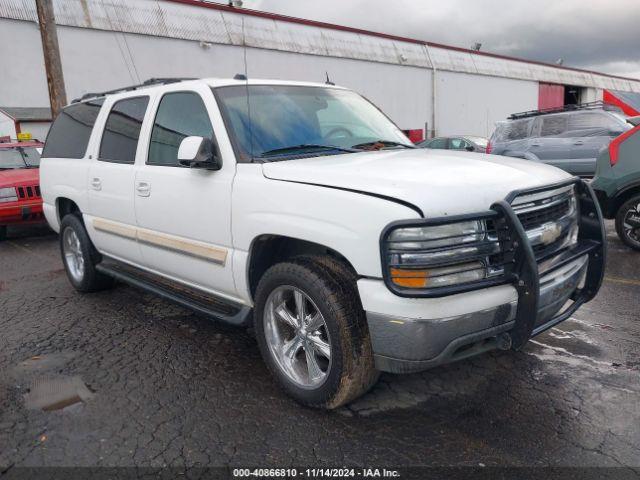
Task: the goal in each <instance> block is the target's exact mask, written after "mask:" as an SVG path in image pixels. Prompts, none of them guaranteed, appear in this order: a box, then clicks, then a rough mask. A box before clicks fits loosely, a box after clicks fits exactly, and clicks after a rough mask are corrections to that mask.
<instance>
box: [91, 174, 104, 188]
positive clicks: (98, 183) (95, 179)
mask: <svg viewBox="0 0 640 480" xmlns="http://www.w3.org/2000/svg"><path fill="white" fill-rule="evenodd" d="M91 186H92V187H93V189H94V190H102V180H100V179H99V178H98V177H93V179H92V180H91Z"/></svg>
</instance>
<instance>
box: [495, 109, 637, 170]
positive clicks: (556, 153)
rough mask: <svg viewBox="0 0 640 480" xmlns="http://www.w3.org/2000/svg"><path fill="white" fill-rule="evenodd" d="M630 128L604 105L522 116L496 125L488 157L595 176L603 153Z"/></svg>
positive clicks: (620, 116) (520, 114) (522, 114)
mask: <svg viewBox="0 0 640 480" xmlns="http://www.w3.org/2000/svg"><path fill="white" fill-rule="evenodd" d="M629 128H630V126H629V124H628V123H627V122H626V117H625V116H624V115H623V114H622V113H621V112H620V111H619V110H617V109H614V107H610V106H608V105H603V104H602V102H593V103H590V104H582V105H569V106H567V107H564V108H561V109H551V110H537V111H531V112H523V113H518V114H513V115H511V116H510V117H509V119H507V120H504V121H500V122H497V124H496V130H495V132H494V133H493V135H492V136H491V139H490V140H489V146H488V148H487V153H493V154H496V155H505V156H508V157H516V158H524V159H527V160H534V161H538V162H543V163H548V164H550V165H553V166H555V167H559V168H561V169H563V170H566V171H567V172H569V173H572V174H574V175H580V176H593V175H594V173H595V170H596V159H597V158H598V155H599V153H600V151H601V150H602V149H604V148H606V147H607V146H608V145H609V142H611V140H612V139H613V138H615V137H617V136H618V135H620V134H621V133H623V132H625V131H626V130H628V129H629Z"/></svg>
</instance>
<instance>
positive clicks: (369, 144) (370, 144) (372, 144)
mask: <svg viewBox="0 0 640 480" xmlns="http://www.w3.org/2000/svg"><path fill="white" fill-rule="evenodd" d="M376 145H383V146H384V147H405V148H417V147H416V146H415V145H407V144H406V143H400V142H394V141H393V140H374V141H372V142H365V143H359V144H357V145H353V146H352V147H351V148H357V149H360V150H367V149H371V147H375V146H376ZM376 150H379V148H377V149H376Z"/></svg>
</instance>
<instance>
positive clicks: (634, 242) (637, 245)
mask: <svg viewBox="0 0 640 480" xmlns="http://www.w3.org/2000/svg"><path fill="white" fill-rule="evenodd" d="M616 232H617V233H618V237H620V240H622V242H623V243H624V244H625V245H627V246H628V247H631V248H633V249H634V250H640V195H636V196H635V197H631V198H630V199H629V200H627V201H626V202H624V203H623V204H622V206H621V207H620V208H619V209H618V212H617V213H616Z"/></svg>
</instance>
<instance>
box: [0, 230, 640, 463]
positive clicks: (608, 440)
mask: <svg viewBox="0 0 640 480" xmlns="http://www.w3.org/2000/svg"><path fill="white" fill-rule="evenodd" d="M611 227H612V226H611V225H608V230H609V236H608V239H609V246H610V248H609V258H608V264H607V273H606V279H605V282H604V285H603V288H602V290H601V292H600V294H599V295H598V297H597V298H596V299H595V300H594V301H592V302H591V303H589V304H587V305H586V306H584V307H583V308H582V309H581V310H579V311H578V312H577V314H575V315H574V317H572V318H571V319H569V320H567V321H566V322H564V323H562V324H561V325H559V326H558V327H557V328H553V329H551V330H550V331H548V332H547V333H545V334H543V335H541V336H539V337H537V338H535V339H533V340H532V341H530V342H529V344H527V346H526V347H525V348H524V349H523V350H522V351H520V352H512V351H509V352H495V353H489V354H485V355H482V356H480V357H476V358H473V359H471V360H466V361H461V362H459V363H455V364H452V365H448V366H444V367H439V368H435V369H433V370H430V371H427V372H424V373H420V374H413V375H406V376H396V375H386V374H385V375H383V376H382V377H381V380H380V382H379V383H378V385H377V386H376V387H375V388H374V389H373V390H372V391H371V392H370V393H369V394H367V395H366V396H364V397H362V398H361V399H359V400H357V401H356V402H355V403H353V404H351V405H350V406H348V407H347V408H342V409H340V410H337V411H334V412H324V411H317V410H312V409H308V408H303V407H301V406H299V405H298V404H296V403H295V402H293V401H292V400H290V399H289V398H288V397H286V396H285V395H284V394H283V393H282V392H281V391H280V390H279V388H278V387H277V386H276V385H275V383H274V382H273V381H272V380H271V378H270V376H269V374H268V372H267V369H266V368H265V366H264V365H263V363H262V360H261V358H260V354H259V352H258V348H257V345H256V342H255V339H254V338H253V336H252V334H251V331H246V330H242V329H235V328H232V327H227V326H224V325H221V324H216V323H213V322H210V321H209V320H207V319H205V318H202V317H199V316H197V315H195V314H193V313H191V312H189V311H187V310H184V309H182V308H180V307H177V306H175V305H172V304H170V303H168V302H166V301H164V300H161V299H159V298H156V297H154V296H153V295H150V294H146V293H143V292H141V291H139V290H136V289H134V288H132V287H128V286H125V285H118V286H117V287H116V288H115V289H113V290H110V291H106V292H100V293H95V294H85V295H83V294H79V293H77V292H75V291H74V290H73V289H72V287H71V285H70V284H69V283H68V281H67V279H66V276H65V273H64V270H63V267H62V263H61V260H60V255H59V251H58V243H57V236H56V235H55V234H52V233H50V232H48V231H46V230H40V231H37V232H34V231H28V232H18V233H16V234H14V235H13V236H12V237H10V238H9V239H8V240H7V241H5V242H2V243H0V472H3V471H4V472H8V473H10V472H11V471H12V470H14V471H15V469H17V468H19V467H24V466H86V467H96V466H138V467H162V466H173V467H182V468H185V467H186V468H188V467H193V466H220V465H227V466H228V465H231V466H242V465H244V466H288V465H299V466H300V465H305V466H366V465H374V466H375V465H378V466H396V467H400V466H409V465H430V466H480V467H484V466H486V467H491V466H494V465H499V466H525V467H531V466H581V467H584V466H593V467H615V468H616V470H614V471H617V472H620V473H625V474H632V475H635V474H638V472H640V322H639V321H638V320H639V315H638V311H639V307H640V300H639V299H640V253H639V252H633V251H631V250H629V249H628V248H626V247H624V246H623V245H622V244H621V243H620V241H619V240H618V239H617V237H616V236H615V234H614V232H613V230H612V228H611ZM70 390H73V391H74V392H75V394H74V395H75V396H73V395H72V396H71V397H69V395H67V396H65V395H64V392H68V391H70ZM56 395H58V396H56ZM52 398H53V399H54V400H55V399H57V400H55V401H49V402H47V400H48V399H49V400H51V399H52Z"/></svg>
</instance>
